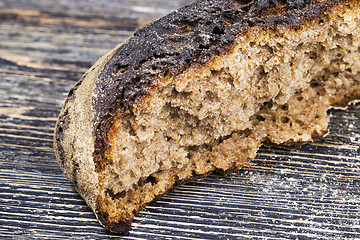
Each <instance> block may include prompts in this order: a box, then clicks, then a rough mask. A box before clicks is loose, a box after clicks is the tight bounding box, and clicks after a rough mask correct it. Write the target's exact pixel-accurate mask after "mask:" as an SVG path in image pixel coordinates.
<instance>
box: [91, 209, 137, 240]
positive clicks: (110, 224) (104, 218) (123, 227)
mask: <svg viewBox="0 0 360 240" xmlns="http://www.w3.org/2000/svg"><path fill="white" fill-rule="evenodd" d="M98 209H99V207H98ZM96 216H97V218H98V219H99V221H100V222H101V224H102V225H103V226H104V227H106V228H107V229H108V230H109V231H111V232H114V233H118V234H123V235H128V234H129V232H130V229H131V222H132V220H133V219H132V218H129V219H122V220H121V221H116V222H114V221H111V219H110V218H109V214H108V213H107V212H102V211H99V210H98V211H97V212H96Z"/></svg>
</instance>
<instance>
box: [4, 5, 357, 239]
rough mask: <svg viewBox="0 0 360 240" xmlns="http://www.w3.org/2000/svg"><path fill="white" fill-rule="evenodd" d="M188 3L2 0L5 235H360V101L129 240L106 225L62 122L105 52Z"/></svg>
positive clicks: (159, 210)
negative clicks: (58, 153) (310, 138)
mask: <svg viewBox="0 0 360 240" xmlns="http://www.w3.org/2000/svg"><path fill="white" fill-rule="evenodd" d="M55 2H58V3H55ZM188 2H191V1H190V0H182V1H165V0H150V1H140V0H131V1H124V0H117V1H112V0H104V1H85V0H81V1H80V0H79V1H70V0H61V1H50V0H2V1H0V239H110V238H111V239H112V238H119V239H121V238H123V239H173V238H174V239H360V182H359V178H360V151H359V145H360V114H359V113H360V105H355V106H350V107H349V109H348V110H345V111H340V110H330V111H329V114H330V115H331V122H330V134H329V135H328V136H327V137H326V138H324V139H323V140H321V141H320V142H317V143H312V144H308V145H305V146H304V147H302V148H301V149H300V150H297V151H291V152H290V151H284V150H279V149H272V148H269V149H267V148H262V149H261V150H260V151H259V154H258V155H257V157H256V159H255V160H254V161H252V163H251V164H250V165H249V166H246V167H244V168H243V169H242V170H241V171H240V172H239V173H238V174H234V175H231V176H229V177H226V178H224V177H221V176H219V175H217V174H212V175H210V176H209V177H208V178H207V179H206V180H201V181H197V182H192V183H189V184H186V185H183V186H181V187H179V188H178V189H177V190H176V191H174V192H173V193H170V194H168V195H167V196H165V197H163V198H162V199H161V200H159V201H158V202H157V203H154V204H151V205H149V206H148V207H147V208H146V209H145V210H144V211H142V212H141V213H140V214H138V215H137V217H136V218H135V220H134V223H133V228H132V231H131V233H130V235H129V236H126V237H120V236H117V235H113V234H110V233H109V232H108V231H106V230H105V229H103V228H102V227H101V226H100V225H99V223H98V221H97V220H96V219H95V216H94V215H93V213H92V212H91V210H90V208H89V207H87V206H86V204H85V202H84V201H83V200H82V198H81V197H80V196H79V195H78V194H77V193H76V191H75V190H74V188H73V186H72V185H71V184H70V183H69V182H68V180H67V179H66V178H65V176H64V175H63V173H62V171H61V170H60V168H59V166H58V164H57V162H56V159H55V156H54V153H53V149H52V146H53V144H52V138H53V128H54V125H55V122H56V118H57V115H58V114H59V111H60V108H61V106H62V104H63V102H64V100H65V97H66V95H67V93H68V91H69V90H70V88H71V87H72V86H73V85H74V84H75V83H76V81H77V80H78V79H79V78H80V77H81V75H82V74H83V73H84V72H85V71H86V70H87V69H88V68H89V67H90V66H91V65H92V64H93V63H94V62H95V61H96V60H97V59H98V58H99V57H100V56H102V55H103V54H105V53H106V52H107V51H109V50H111V49H112V48H114V47H115V46H116V45H117V44H118V43H120V42H122V41H123V40H125V39H126V38H127V37H129V36H130V35H131V34H132V31H133V30H134V29H135V28H136V27H137V26H139V25H143V24H146V23H148V22H149V21H151V20H153V19H156V18H158V17H160V16H162V15H165V14H166V13H168V12H170V11H171V10H174V9H176V8H178V7H180V6H181V5H183V4H185V3H188Z"/></svg>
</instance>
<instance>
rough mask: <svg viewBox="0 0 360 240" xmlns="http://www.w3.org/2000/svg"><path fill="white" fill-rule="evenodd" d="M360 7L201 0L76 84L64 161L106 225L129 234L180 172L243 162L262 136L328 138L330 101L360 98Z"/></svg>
mask: <svg viewBox="0 0 360 240" xmlns="http://www.w3.org/2000/svg"><path fill="white" fill-rule="evenodd" d="M359 10H360V3H359V1H354V0H335V1H330V0H200V1H197V2H195V3H193V4H190V5H187V6H184V7H182V8H181V9H179V10H177V11H174V12H172V13H170V14H168V15H167V16H165V17H163V18H160V19H158V20H157V21H155V22H153V23H151V24H149V25H146V26H144V27H142V28H139V29H137V30H136V31H135V32H134V34H133V36H132V37H130V38H129V39H128V40H127V41H125V42H124V43H122V44H120V45H119V46H117V47H116V48H115V49H114V50H113V51H111V52H110V53H108V54H106V55H105V56H103V57H102V58H101V59H100V60H98V61H97V62H96V63H95V65H94V66H93V67H92V68H91V69H89V70H88V71H87V72H86V73H85V75H84V76H83V77H82V78H81V80H80V81H79V82H78V83H77V84H76V85H75V86H74V87H73V89H72V90H71V91H70V93H69V95H68V97H67V99H66V102H65V104H64V106H63V108H62V110H61V113H60V116H59V120H58V122H57V124H56V130H55V139H54V147H55V152H56V157H57V159H58V161H59V164H60V166H61V168H62V170H63V171H64V173H65V175H66V176H67V177H68V179H69V180H70V181H71V182H72V183H73V184H74V185H75V188H76V190H77V191H78V192H79V193H80V194H81V196H82V197H83V198H84V199H85V200H86V202H87V204H88V205H89V206H90V207H91V209H92V210H93V211H94V213H95V215H96V217H97V218H98V219H99V221H100V223H101V224H102V225H103V226H105V227H106V228H107V229H109V230H110V231H112V232H117V233H123V234H127V233H128V232H129V230H130V225H131V222H132V220H133V218H134V215H135V214H136V213H137V212H139V211H140V210H141V209H143V208H144V207H145V206H146V204H148V203H149V202H152V201H154V200H156V199H158V198H159V197H161V196H162V195H164V194H166V193H167V192H169V191H170V190H172V189H174V188H176V186H178V185H179V184H182V183H184V182H187V181H190V180H194V179H199V178H204V177H205V176H207V175H208V174H210V173H211V172H213V171H220V172H222V173H224V174H225V175H226V174H229V173H234V172H236V171H238V170H239V169H240V168H241V167H242V166H243V165H244V164H247V163H248V162H249V161H250V160H251V159H252V158H254V157H255V155H256V152H257V150H258V148H259V147H260V146H261V145H263V144H265V145H269V146H273V145H275V146H281V147H285V148H288V149H295V148H298V147H300V146H301V145H302V144H304V143H307V142H310V141H313V140H317V139H320V138H321V137H323V136H324V135H326V134H327V132H328V127H327V126H328V122H329V117H328V116H327V110H328V109H329V108H331V107H335V108H346V106H347V105H348V104H349V103H351V102H355V101H356V100H359V99H360V28H359V24H360V13H359ZM239 184H241V183H240V182H239Z"/></svg>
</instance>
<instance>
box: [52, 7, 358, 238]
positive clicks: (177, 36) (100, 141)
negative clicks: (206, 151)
mask: <svg viewBox="0 0 360 240" xmlns="http://www.w3.org/2000/svg"><path fill="white" fill-rule="evenodd" d="M352 4H358V1H355V0H336V1H330V0H324V1H314V0H287V1H280V0H279V1H274V0H261V1H246V0H237V1H234V0H222V1H220V0H217V1H215V0H213V1H209V0H208V1H206V0H200V1H198V2H195V3H193V4H190V5H187V6H184V7H183V8H181V9H179V10H177V11H174V12H172V13H170V14H169V15H167V16H165V17H163V18H161V19H159V20H157V21H155V22H153V23H151V24H149V25H147V26H144V27H142V28H140V29H138V30H136V31H135V32H134V34H133V36H132V37H131V38H130V39H128V40H127V41H126V42H125V43H123V44H121V45H119V46H118V47H116V48H115V49H114V50H113V51H111V52H110V53H109V54H107V55H105V56H104V57H102V58H101V59H100V60H99V61H98V62H97V63H96V64H95V65H94V66H93V67H92V68H91V69H90V70H89V71H88V72H87V73H85V75H84V76H83V77H82V79H81V80H80V81H79V82H78V83H77V84H76V85H75V86H74V88H73V89H72V90H71V91H70V93H69V95H68V97H67V100H66V102H65V104H64V107H63V108H62V111H61V113H60V116H59V120H58V122H57V124H56V129H55V138H54V148H55V152H56V157H57V159H58V161H59V164H60V166H61V168H62V170H63V171H64V173H65V175H66V176H67V177H68V178H69V180H70V181H71V182H72V183H73V184H74V185H75V188H76V190H77V191H78V192H79V193H80V194H81V196H82V197H83V198H84V199H85V200H86V202H87V204H88V205H89V206H90V207H91V208H92V210H93V211H94V212H95V214H96V216H97V218H98V219H99V220H100V223H101V224H102V225H104V226H105V227H106V228H107V229H109V230H110V231H112V232H117V233H124V234H127V233H128V232H129V230H130V225H131V221H132V218H133V216H123V218H122V219H121V220H120V221H118V222H113V221H112V220H111V219H110V218H109V217H108V215H107V213H106V212H104V211H102V210H101V207H100V202H99V200H98V199H97V194H98V189H97V188H98V172H99V170H100V169H101V166H102V164H103V162H104V156H103V154H104V152H105V151H106V149H107V146H108V144H109V142H110V141H111V139H109V135H108V132H109V130H110V128H111V126H112V124H113V123H114V122H115V119H117V118H119V117H120V116H121V115H123V114H126V113H128V112H129V111H131V109H132V108H136V106H137V105H139V103H141V102H142V101H144V100H145V99H146V98H151V94H152V93H153V92H154V91H155V90H156V88H157V87H158V85H159V83H160V82H161V81H164V79H166V78H168V77H176V76H178V75H179V74H180V73H183V72H184V71H189V70H190V69H193V70H196V69H199V68H201V66H204V65H206V64H207V63H209V62H210V61H211V60H212V59H213V57H214V56H222V55H224V54H226V53H228V52H229V51H231V48H232V47H233V45H234V44H235V42H236V39H237V38H238V37H239V36H243V35H246V34H248V33H249V32H250V30H251V29H253V28H258V29H261V30H262V31H273V30H277V31H285V32H286V31H289V29H293V30H300V29H302V28H305V27H307V26H309V25H310V24H311V22H312V21H319V20H321V19H322V18H323V17H326V16H328V15H329V14H330V13H332V12H336V11H341V9H343V8H346V7H349V6H351V5H352ZM140 46H141V47H140ZM359 98H360V96H348V98H346V99H345V100H344V102H341V103H339V106H335V107H344V106H346V105H347V104H348V103H349V102H351V101H353V100H355V99H359ZM84 113H85V114H84ZM325 134H326V133H325V132H324V134H323V135H325ZM79 136H81V137H80V139H79ZM321 137H322V136H313V138H314V139H318V138H321ZM268 144H270V145H271V143H270V142H269V143H268ZM302 144H303V143H295V142H287V143H284V144H283V147H287V148H291V149H293V148H298V147H300V146H301V145H302ZM237 170H238V168H237V167H236V166H234V167H233V168H229V169H228V170H227V171H226V172H224V174H229V173H232V172H236V171H237ZM203 177H205V175H194V176H192V177H191V178H190V179H186V181H191V180H194V179H199V178H203ZM184 182H185V181H177V182H176V183H175V184H174V185H173V187H172V188H171V189H168V190H167V192H168V191H171V190H172V189H173V188H175V187H176V186H177V185H178V184H182V183H184ZM162 195H163V194H162ZM158 197H160V196H158ZM158 197H157V198H158ZM155 200H156V199H155ZM139 210H141V209H139Z"/></svg>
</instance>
